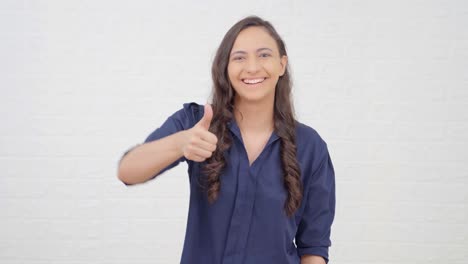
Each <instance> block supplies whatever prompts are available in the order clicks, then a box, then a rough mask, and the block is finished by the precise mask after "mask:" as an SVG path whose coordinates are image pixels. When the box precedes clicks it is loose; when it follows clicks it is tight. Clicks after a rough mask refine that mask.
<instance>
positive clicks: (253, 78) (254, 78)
mask: <svg viewBox="0 0 468 264" xmlns="http://www.w3.org/2000/svg"><path fill="white" fill-rule="evenodd" d="M258 79H263V80H262V81H261V82H257V83H246V82H244V80H258ZM266 79H267V77H250V78H242V79H241V81H242V83H244V84H246V85H257V84H262V83H263V82H264V81H265V80H266Z"/></svg>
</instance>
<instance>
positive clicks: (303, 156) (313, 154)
mask: <svg viewBox="0 0 468 264" xmlns="http://www.w3.org/2000/svg"><path fill="white" fill-rule="evenodd" d="M296 147H297V155H298V158H299V160H302V161H303V162H307V163H309V165H312V167H316V166H318V164H319V163H320V162H321V161H322V160H323V159H324V158H326V157H327V156H328V146H327V143H326V142H325V140H324V138H323V137H322V136H321V135H320V134H319V132H318V131H317V130H316V129H315V128H313V127H311V126H308V125H306V124H304V123H301V122H299V121H296Z"/></svg>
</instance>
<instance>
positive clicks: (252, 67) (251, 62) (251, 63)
mask: <svg viewBox="0 0 468 264" xmlns="http://www.w3.org/2000/svg"><path fill="white" fill-rule="evenodd" d="M245 67H246V68H245V70H246V71H247V72H248V73H254V72H257V71H258V70H259V69H260V67H261V66H260V63H259V61H258V60H257V58H256V57H254V58H250V59H248V60H247V63H246V65H245Z"/></svg>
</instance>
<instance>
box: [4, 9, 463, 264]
mask: <svg viewBox="0 0 468 264" xmlns="http://www.w3.org/2000/svg"><path fill="white" fill-rule="evenodd" d="M273 2H274V3H273V4H272V1H271V0H270V1H257V2H255V3H254V2H251V1H246V0H243V1H229V2H226V3H220V2H218V1H210V2H209V3H208V2H204V3H201V2H196V1H193V2H189V1H185V2H181V1H176V2H174V3H168V1H164V2H159V3H158V2H156V1H142V2H138V3H137V2H135V1H125V2H124V1H117V3H116V1H85V2H83V1H15V0H3V1H2V2H1V3H0V87H1V97H0V98H1V99H0V115H1V128H2V129H1V133H0V143H1V148H0V169H1V171H2V172H3V173H2V175H1V177H0V208H1V210H0V263H8V264H19V263H30V264H45V263H47V264H58V263H60V264H85V263H86V264H92V263H93V264H94V263H102V264H105V263H108V264H111V263H112V264H119V263H122V264H123V263H126V264H127V263H135V264H146V263H178V261H179V258H180V254H181V250H182V245H183V239H184V232H185V224H186V222H185V221H186V217H187V210H188V196H189V189H188V178H187V177H188V176H187V173H186V169H187V165H186V164H181V165H180V166H179V167H176V168H174V169H173V170H171V171H168V172H167V173H165V174H164V175H163V176H161V177H159V178H157V179H155V180H154V181H151V182H149V183H147V184H142V185H139V186H133V187H131V188H127V187H125V186H124V185H123V184H122V183H120V182H119V181H118V180H117V177H116V173H117V161H118V159H119V158H120V155H121V154H122V153H123V152H124V151H125V150H126V149H127V148H128V147H130V146H132V145H134V144H136V143H140V142H142V141H143V140H144V139H145V138H146V136H147V135H148V134H149V133H151V132H152V131H153V130H154V129H155V128H157V127H158V126H159V125H160V124H162V122H163V121H164V120H165V118H166V117H167V116H168V115H170V114H171V113H173V112H174V111H176V110H177V109H179V108H180V107H181V106H182V104H183V103H184V102H188V101H197V102H199V103H204V102H205V101H206V98H207V96H208V94H209V91H210V90H209V89H210V87H211V80H210V66H211V61H212V58H213V56H214V53H215V49H216V47H217V45H218V44H219V42H220V41H221V38H222V36H223V35H224V33H225V32H226V30H227V29H228V28H229V27H230V26H231V25H232V24H233V23H235V22H236V21H237V20H239V19H241V18H243V17H244V16H246V15H249V14H258V15H260V16H263V17H264V18H266V19H268V20H270V21H271V22H273V24H274V25H275V26H276V28H277V30H278V31H279V32H280V34H281V35H282V36H283V37H284V40H285V41H286V45H287V48H288V51H289V55H290V62H291V66H292V70H293V77H294V81H295V86H294V89H295V90H294V94H295V101H296V108H297V113H298V117H299V119H300V120H301V121H302V122H304V123H307V124H309V125H311V126H312V127H314V128H316V129H317V130H318V131H319V133H320V134H321V135H322V136H323V137H324V139H325V140H326V141H327V142H328V144H329V147H330V153H331V155H332V159H333V162H334V165H335V170H336V180H337V214H336V220H335V223H334V225H333V230H332V240H333V246H332V247H331V249H330V255H331V260H332V261H331V263H336V264H358V263H359V264H390V263H391V264H393V263H401V264H407V263H408V264H409V263H411V264H419V263H421V264H422V263H424V264H427V263H451V264H461V263H467V261H468V227H467V224H466V223H468V208H467V206H468V152H467V148H468V74H467V72H468V30H466V25H468V16H467V15H468V3H467V2H466V1H461V0H459V1H450V0H449V1H447V0H446V1H442V0H439V1H435V0H434V1H417V0H407V1H402V0H399V1H395V0H393V1H364V0H356V1H305V0H304V1H294V2H292V1H273Z"/></svg>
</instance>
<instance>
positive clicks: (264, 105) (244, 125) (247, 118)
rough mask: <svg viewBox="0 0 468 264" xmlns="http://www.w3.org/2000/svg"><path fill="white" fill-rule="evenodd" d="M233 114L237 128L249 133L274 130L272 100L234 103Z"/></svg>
mask: <svg viewBox="0 0 468 264" xmlns="http://www.w3.org/2000/svg"><path fill="white" fill-rule="evenodd" d="M234 116H235V119H236V123H237V125H238V126H239V129H240V130H241V131H243V132H250V133H271V132H272V131H273V130H274V117H273V101H265V102H261V103H259V102H246V101H240V100H237V101H236V102H235V103H234Z"/></svg>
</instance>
